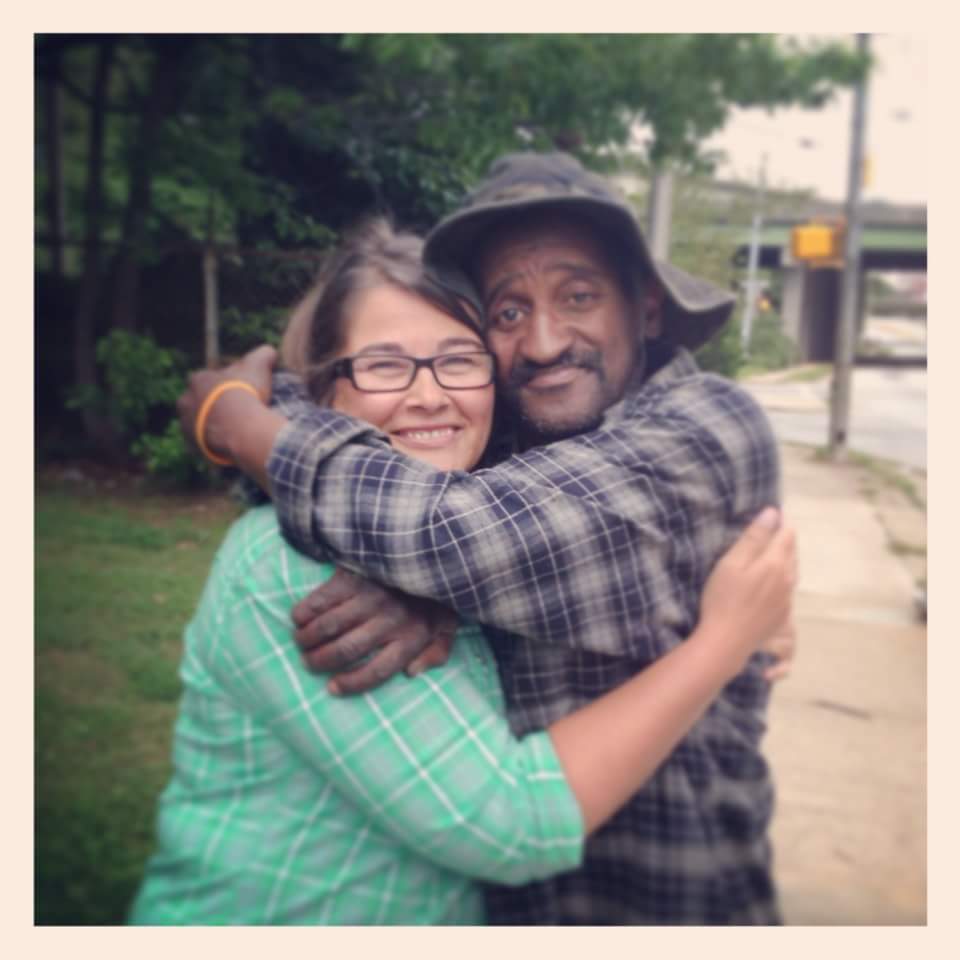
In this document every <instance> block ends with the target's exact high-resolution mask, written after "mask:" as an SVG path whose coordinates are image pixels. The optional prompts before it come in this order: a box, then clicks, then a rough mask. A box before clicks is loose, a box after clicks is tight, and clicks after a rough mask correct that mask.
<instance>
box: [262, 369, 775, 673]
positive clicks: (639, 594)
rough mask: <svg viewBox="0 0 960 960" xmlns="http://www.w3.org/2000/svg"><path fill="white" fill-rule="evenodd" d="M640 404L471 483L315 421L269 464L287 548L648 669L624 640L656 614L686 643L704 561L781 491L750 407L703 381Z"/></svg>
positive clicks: (293, 430)
mask: <svg viewBox="0 0 960 960" xmlns="http://www.w3.org/2000/svg"><path fill="white" fill-rule="evenodd" d="M651 393H653V394H654V397H653V399H652V400H650V402H643V403H637V404H635V405H634V407H633V408H631V409H628V410H627V412H626V415H625V416H624V417H623V419H622V420H621V421H620V422H618V423H617V424H616V425H615V426H612V427H610V428H603V429H600V430H597V431H594V432H592V433H589V434H586V435H583V436H580V437H575V438H571V439H569V440H564V441H561V442H558V443H553V444H550V445H548V446H544V447H539V448H535V449H533V450H530V451H528V452H527V453H525V454H523V455H521V456H514V457H511V458H510V459H509V460H507V461H505V462H504V463H502V464H499V465H497V466H495V467H492V468H490V469H486V470H480V471H477V472H475V473H472V474H468V473H463V472H451V473H442V472H438V471H435V470H433V469H431V468H430V467H428V466H427V465H425V464H423V463H421V462H419V461H415V460H413V459H411V458H408V457H405V456H404V455H402V454H399V453H396V452H394V451H393V450H391V448H390V447H389V445H388V444H386V442H385V440H384V438H382V437H381V436H380V435H378V434H377V433H376V431H374V430H373V429H372V428H370V427H369V426H368V425H366V424H363V423H362V422H360V421H357V420H353V419H352V418H350V417H347V416H344V415H342V414H337V413H333V412H331V411H310V412H309V414H308V415H306V416H304V417H302V418H300V419H298V420H296V421H294V422H292V423H291V424H289V425H288V426H287V427H286V428H285V429H284V431H283V433H282V434H281V435H280V437H279V438H278V441H277V443H276V445H275V446H274V449H273V453H272V455H271V458H270V461H269V463H268V472H269V474H270V480H271V485H272V487H273V490H274V499H275V502H276V504H277V510H278V513H279V515H280V518H281V524H282V527H283V530H284V534H285V535H286V536H287V537H288V539H289V540H290V541H291V542H292V543H293V544H294V545H295V546H296V547H297V549H299V550H301V551H303V552H306V553H312V554H316V552H317V551H318V550H320V549H322V548H324V547H326V548H329V549H330V550H331V551H332V553H333V554H334V555H335V556H336V557H337V561H338V562H339V563H342V564H343V565H345V566H348V567H350V568H352V569H354V570H358V571H361V572H363V573H365V574H366V575H368V576H371V577H373V578H375V579H378V580H381V581H383V582H386V583H389V584H391V585H394V586H396V587H399V588H400V589H402V590H405V591H406V592H408V593H412V594H417V595H421V596H427V597H432V598H434V599H436V600H439V601H441V602H444V603H446V604H448V605H450V606H452V607H453V608H454V609H456V610H457V611H458V612H460V613H461V614H463V615H464V616H466V617H469V618H471V619H476V620H479V621H481V622H483V623H487V624H490V625H492V626H495V627H498V628H501V629H503V630H507V631H510V632H512V633H515V634H519V635H522V636H526V637H529V638H532V639H535V640H538V641H540V642H548V643H550V642H552V643H562V644H566V645H569V646H571V647H577V648H581V649H588V650H591V651H592V652H596V653H601V654H614V655H622V654H623V653H624V651H625V649H626V650H627V651H629V650H630V649H631V646H632V647H633V652H637V653H638V654H640V655H641V656H642V657H643V659H645V660H649V659H652V658H653V657H654V656H656V655H658V654H659V653H662V652H663V649H662V648H661V649H659V650H658V649H653V647H654V646H655V645H656V644H655V641H653V640H652V639H651V638H653V637H654V636H655V634H656V631H647V632H646V633H644V632H643V631H638V630H636V629H634V627H633V626H632V625H635V624H636V623H637V622H639V621H642V620H643V619H644V618H645V617H648V616H651V617H652V616H653V613H654V611H656V614H657V616H660V617H661V618H663V617H666V618H667V620H670V621H673V625H674V626H676V630H677V631H681V632H682V631H684V630H686V631H689V629H691V627H692V625H693V624H692V623H691V622H690V621H691V613H692V616H693V617H694V618H695V616H696V610H697V600H698V597H699V590H700V588H701V587H702V584H703V582H704V581H705V579H706V576H707V575H708V574H709V570H710V567H711V566H712V564H713V562H714V561H715V560H716V558H717V557H718V556H719V555H720V553H722V551H723V549H725V547H726V546H727V545H728V544H729V543H730V542H731V541H732V539H733V538H734V537H735V535H736V533H737V532H738V530H739V529H740V527H742V525H743V523H744V522H745V520H747V519H749V517H750V516H752V515H753V514H754V513H755V512H757V511H758V510H759V509H761V508H762V507H763V506H765V505H767V504H771V503H776V502H777V500H778V496H779V491H778V462H777V453H776V443H775V441H774V438H773V435H772V432H771V431H770V428H769V425H768V424H767V421H766V418H765V417H764V415H763V413H762V411H760V409H759V407H757V406H756V404H755V402H754V401H753V400H752V398H750V396H749V395H748V394H746V392H744V391H743V390H741V389H739V388H737V387H736V386H735V385H734V384H731V383H729V382H728V381H725V380H722V379H721V378H719V377H712V376H707V375H702V374H698V375H696V376H695V377H691V378H688V379H687V381H685V382H684V383H682V384H681V385H680V386H678V387H676V388H674V389H671V390H669V391H663V392H661V393H659V394H657V393H656V391H651ZM667 633H668V634H669V633H670V631H669V630H668V631H667Z"/></svg>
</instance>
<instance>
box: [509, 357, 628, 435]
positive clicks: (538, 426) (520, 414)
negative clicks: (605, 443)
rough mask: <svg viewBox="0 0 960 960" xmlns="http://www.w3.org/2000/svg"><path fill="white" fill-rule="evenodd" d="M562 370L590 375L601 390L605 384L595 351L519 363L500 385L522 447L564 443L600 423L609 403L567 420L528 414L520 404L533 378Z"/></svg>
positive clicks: (601, 365)
mask: <svg viewBox="0 0 960 960" xmlns="http://www.w3.org/2000/svg"><path fill="white" fill-rule="evenodd" d="M563 367H579V368H581V369H583V370H588V371H590V372H591V373H593V374H594V375H595V376H596V378H597V381H598V383H599V385H600V388H601V393H602V390H603V388H604V387H605V386H606V384H607V373H606V370H605V369H604V366H603V356H602V354H601V353H600V351H599V350H579V351H575V350H573V349H570V350H567V351H566V352H565V353H563V354H561V355H560V356H559V357H558V358H557V359H556V360H553V361H551V362H550V363H545V364H539V363H532V362H531V361H529V360H520V361H518V363H517V364H515V365H514V367H513V369H512V370H511V371H510V374H509V375H508V377H507V378H506V380H504V381H503V382H502V384H501V395H502V397H503V399H504V401H505V403H506V404H507V406H508V408H509V410H510V412H511V413H512V414H513V415H514V416H515V417H516V420H517V427H518V433H519V436H520V438H521V440H522V442H523V444H524V446H533V445H539V444H543V443H552V442H553V441H554V440H565V439H566V438H567V437H575V436H577V435H579V434H581V433H586V432H588V431H590V430H594V429H596V428H597V427H598V426H600V423H601V422H602V421H603V413H604V410H605V409H606V407H607V406H608V405H609V404H606V405H604V406H603V407H602V408H601V409H598V410H589V411H584V412H582V413H579V414H573V415H571V416H570V417H569V418H567V419H564V418H562V417H551V418H549V419H546V418H542V417H539V416H538V415H536V414H532V413H529V412H528V411H527V410H525V409H524V405H523V395H522V390H523V387H524V386H526V384H528V383H529V382H530V381H531V380H532V379H533V378H534V377H536V376H537V375H538V374H541V373H543V372H545V371H547V370H556V369H560V368H563Z"/></svg>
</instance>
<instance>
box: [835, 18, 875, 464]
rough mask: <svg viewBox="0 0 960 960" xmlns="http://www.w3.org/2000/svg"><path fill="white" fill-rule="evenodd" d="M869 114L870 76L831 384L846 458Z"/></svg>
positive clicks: (839, 444) (856, 120)
mask: <svg viewBox="0 0 960 960" xmlns="http://www.w3.org/2000/svg"><path fill="white" fill-rule="evenodd" d="M869 50H870V35H869V34H867V33H859V34H857V52H858V53H861V54H863V55H866V54H867V53H869ZM866 116H867V78H866V76H865V77H864V78H863V79H862V80H861V81H860V83H859V84H857V88H856V90H855V91H854V95H853V119H852V126H851V135H850V177H849V180H848V185H847V209H846V218H847V224H846V236H845V239H844V252H843V278H842V282H841V289H840V314H839V317H838V319H837V337H836V341H835V344H834V354H833V380H832V381H831V384H830V436H829V438H828V443H827V446H828V449H829V451H830V457H831V459H833V460H844V459H845V458H846V454H847V439H848V433H849V429H850V395H851V387H852V381H853V352H854V340H855V338H856V330H857V319H858V313H859V311H860V235H861V228H862V224H861V216H860V189H861V186H862V184H863V157H864V134H865V130H866Z"/></svg>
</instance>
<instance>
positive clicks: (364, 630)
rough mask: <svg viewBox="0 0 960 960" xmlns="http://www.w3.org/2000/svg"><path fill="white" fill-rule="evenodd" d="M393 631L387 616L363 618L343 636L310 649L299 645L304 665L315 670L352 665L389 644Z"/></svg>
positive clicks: (333, 671)
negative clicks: (361, 621) (363, 619)
mask: <svg viewBox="0 0 960 960" xmlns="http://www.w3.org/2000/svg"><path fill="white" fill-rule="evenodd" d="M395 634H396V624H395V623H394V622H393V621H392V620H389V619H387V618H386V617H374V618H373V619H372V620H365V621H364V622H363V623H362V624H360V626H358V627H355V628H354V629H353V630H350V631H348V632H347V633H345V634H344V635H343V636H342V637H338V638H337V639H336V640H331V641H330V642H329V643H324V644H321V645H319V646H314V647H312V648H309V649H304V648H302V647H301V651H302V656H303V659H304V661H305V662H306V664H307V666H309V667H310V669H311V670H314V671H316V672H317V673H336V672H337V671H339V670H346V669H348V668H351V667H354V666H355V665H356V664H357V661H359V660H362V659H363V658H364V657H366V656H369V655H370V654H371V653H373V652H374V651H375V650H377V649H379V648H380V647H382V646H383V645H384V644H386V643H388V642H389V641H390V640H391V639H392V638H393V636H395Z"/></svg>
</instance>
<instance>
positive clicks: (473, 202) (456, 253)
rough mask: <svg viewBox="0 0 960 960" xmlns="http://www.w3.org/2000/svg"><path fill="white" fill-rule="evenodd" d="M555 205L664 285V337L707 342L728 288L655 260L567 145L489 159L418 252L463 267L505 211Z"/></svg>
mask: <svg viewBox="0 0 960 960" xmlns="http://www.w3.org/2000/svg"><path fill="white" fill-rule="evenodd" d="M548 207H549V208H554V209H558V210H567V211H570V212H576V213H578V214H580V215H581V216H583V217H585V218H587V219H589V220H592V221H593V222H595V223H596V224H597V226H598V228H599V229H600V230H601V231H602V233H603V235H605V236H607V237H609V238H611V239H612V240H613V242H615V243H617V244H623V245H625V246H623V247H621V249H624V250H625V252H626V254H627V256H628V257H629V258H631V259H632V258H633V257H636V262H637V266H638V270H640V271H641V272H642V275H643V276H649V275H651V274H652V275H653V276H655V277H656V278H657V279H658V280H659V281H660V283H661V285H662V286H663V289H664V292H665V297H664V303H663V334H662V336H663V338H664V339H665V340H668V341H669V342H671V343H674V344H677V345H679V346H684V347H688V348H689V349H691V350H692V349H695V348H696V347H699V346H701V345H702V344H704V343H706V341H707V340H709V339H710V337H712V336H713V335H714V334H715V333H716V332H717V331H718V330H719V329H720V327H722V326H723V324H724V323H725V322H726V321H727V320H728V319H729V317H730V314H731V313H732V311H733V305H734V302H735V297H734V295H733V294H732V293H730V292H729V291H727V290H723V289H721V288H720V287H717V286H715V285H714V284H712V283H710V282H708V281H706V280H700V279H698V278H697V277H693V276H691V275H690V274H689V273H687V272H686V271H684V270H681V269H680V268H679V267H675V266H673V265H672V264H669V263H664V262H662V261H659V260H654V259H653V257H652V256H651V254H650V250H649V249H648V247H647V242H646V240H645V238H644V236H643V232H642V231H641V229H640V225H639V224H638V223H637V219H636V216H635V215H634V212H633V209H632V208H631V207H630V205H629V204H628V203H627V201H626V199H625V198H624V197H623V196H622V195H621V194H620V193H619V192H618V191H617V190H616V189H615V188H614V187H613V186H611V185H610V184H609V183H607V181H606V180H604V179H603V178H602V177H599V176H598V175H597V174H595V173H591V172H590V171H588V170H586V169H584V167H582V166H581V165H580V163H579V162H578V161H577V160H576V159H575V158H574V157H572V156H570V155H569V154H566V153H511V154H507V155H505V156H503V157H500V158H499V159H498V160H496V161H494V163H493V165H492V166H491V167H490V171H489V173H488V174H487V178H486V179H485V180H483V181H481V183H480V184H479V185H478V186H477V187H476V188H475V189H474V190H473V191H472V192H471V193H469V194H468V195H467V197H466V198H465V199H464V201H463V203H461V205H460V207H459V208H458V209H457V210H455V211H454V212H453V213H451V214H449V215H448V216H446V217H444V218H443V219H442V220H441V221H440V222H439V223H438V224H437V225H436V226H435V227H434V228H433V230H431V231H430V233H429V234H428V236H427V240H426V246H425V248H424V259H425V260H426V261H427V263H429V264H430V265H431V266H432V267H434V268H435V269H437V270H440V271H448V272H449V271H451V270H452V271H454V272H456V271H459V272H462V273H464V274H467V273H468V266H469V264H470V263H472V262H473V261H474V260H475V258H476V255H477V253H478V244H479V241H480V240H481V238H482V236H483V234H485V233H486V232H487V230H488V229H490V228H491V227H493V226H494V225H495V224H496V223H498V222H499V221H501V220H503V219H504V218H505V217H507V216H511V217H513V216H515V215H516V214H517V213H520V212H522V211H526V210H531V211H532V210H540V209H544V208H548Z"/></svg>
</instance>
